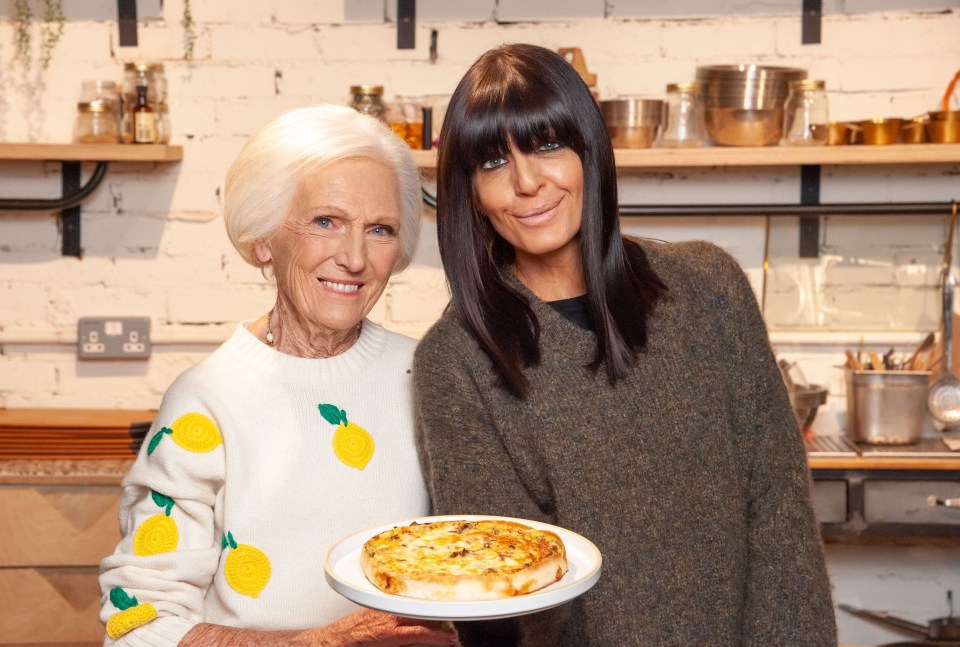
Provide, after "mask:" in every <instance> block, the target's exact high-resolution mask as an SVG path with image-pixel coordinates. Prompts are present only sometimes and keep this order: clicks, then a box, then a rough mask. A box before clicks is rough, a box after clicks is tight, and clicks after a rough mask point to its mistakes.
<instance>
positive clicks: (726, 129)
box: [705, 108, 783, 146]
mask: <svg viewBox="0 0 960 647" xmlns="http://www.w3.org/2000/svg"><path fill="white" fill-rule="evenodd" d="M705 121H706V125H707V133H709V134H710V138H711V139H712V140H713V143H714V144H717V145H720V146H773V145H775V144H777V143H778V142H779V141H780V135H781V133H782V131H783V108H770V109H767V110H748V109H742V108H707V109H706V112H705Z"/></svg>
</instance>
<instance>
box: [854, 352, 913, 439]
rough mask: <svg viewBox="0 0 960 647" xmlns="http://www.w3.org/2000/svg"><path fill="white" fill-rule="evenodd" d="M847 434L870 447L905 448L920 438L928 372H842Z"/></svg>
mask: <svg viewBox="0 0 960 647" xmlns="http://www.w3.org/2000/svg"><path fill="white" fill-rule="evenodd" d="M844 372H845V374H846V375H845V377H846V383H847V433H848V435H849V436H850V439H851V440H854V441H856V442H861V443H868V444H874V445H909V444H912V443H915V442H917V441H919V440H920V438H921V436H923V427H924V422H925V421H926V419H927V392H928V390H929V383H930V376H931V374H932V373H931V372H930V371H853V370H850V369H845V371H844Z"/></svg>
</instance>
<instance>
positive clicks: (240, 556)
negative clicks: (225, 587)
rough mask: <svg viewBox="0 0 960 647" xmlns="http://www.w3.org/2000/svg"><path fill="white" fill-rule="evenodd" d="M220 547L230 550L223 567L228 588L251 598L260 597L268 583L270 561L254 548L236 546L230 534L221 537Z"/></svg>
mask: <svg viewBox="0 0 960 647" xmlns="http://www.w3.org/2000/svg"><path fill="white" fill-rule="evenodd" d="M221 546H222V547H223V548H224V549H226V548H227V546H229V547H230V548H231V549H232V550H231V551H230V554H229V555H227V561H226V562H225V563H224V565H223V574H224V576H225V577H226V578H227V584H229V585H230V588H232V589H233V590H234V591H236V592H237V593H239V594H240V595H249V596H250V597H251V598H255V597H257V596H258V595H260V593H261V592H262V591H263V589H264V588H266V586H267V582H269V581H270V572H271V571H270V559H269V558H268V557H267V556H266V555H265V554H264V552H263V551H262V550H260V549H259V548H256V547H255V546H250V545H249V544H238V543H237V542H236V541H234V539H233V533H230V532H228V533H227V534H225V535H224V536H223V541H222V542H221Z"/></svg>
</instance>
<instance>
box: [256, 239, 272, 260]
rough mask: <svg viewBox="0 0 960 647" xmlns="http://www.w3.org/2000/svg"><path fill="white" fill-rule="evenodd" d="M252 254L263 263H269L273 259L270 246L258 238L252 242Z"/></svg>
mask: <svg viewBox="0 0 960 647" xmlns="http://www.w3.org/2000/svg"><path fill="white" fill-rule="evenodd" d="M253 255H254V256H255V257H256V259H257V261H258V262H260V263H263V264H266V263H269V262H270V261H272V260H273V254H271V253H270V247H269V246H268V245H267V244H266V243H265V242H263V241H262V240H258V241H257V242H255V243H254V244H253Z"/></svg>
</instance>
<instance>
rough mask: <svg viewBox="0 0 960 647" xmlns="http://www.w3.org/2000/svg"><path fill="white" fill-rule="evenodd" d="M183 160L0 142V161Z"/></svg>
mask: <svg viewBox="0 0 960 647" xmlns="http://www.w3.org/2000/svg"><path fill="white" fill-rule="evenodd" d="M425 152H426V151H425ZM182 159H183V147H181V146H169V145H166V144H0V160H19V161H29V160H36V161H50V162H179V161H180V160H182Z"/></svg>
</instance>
